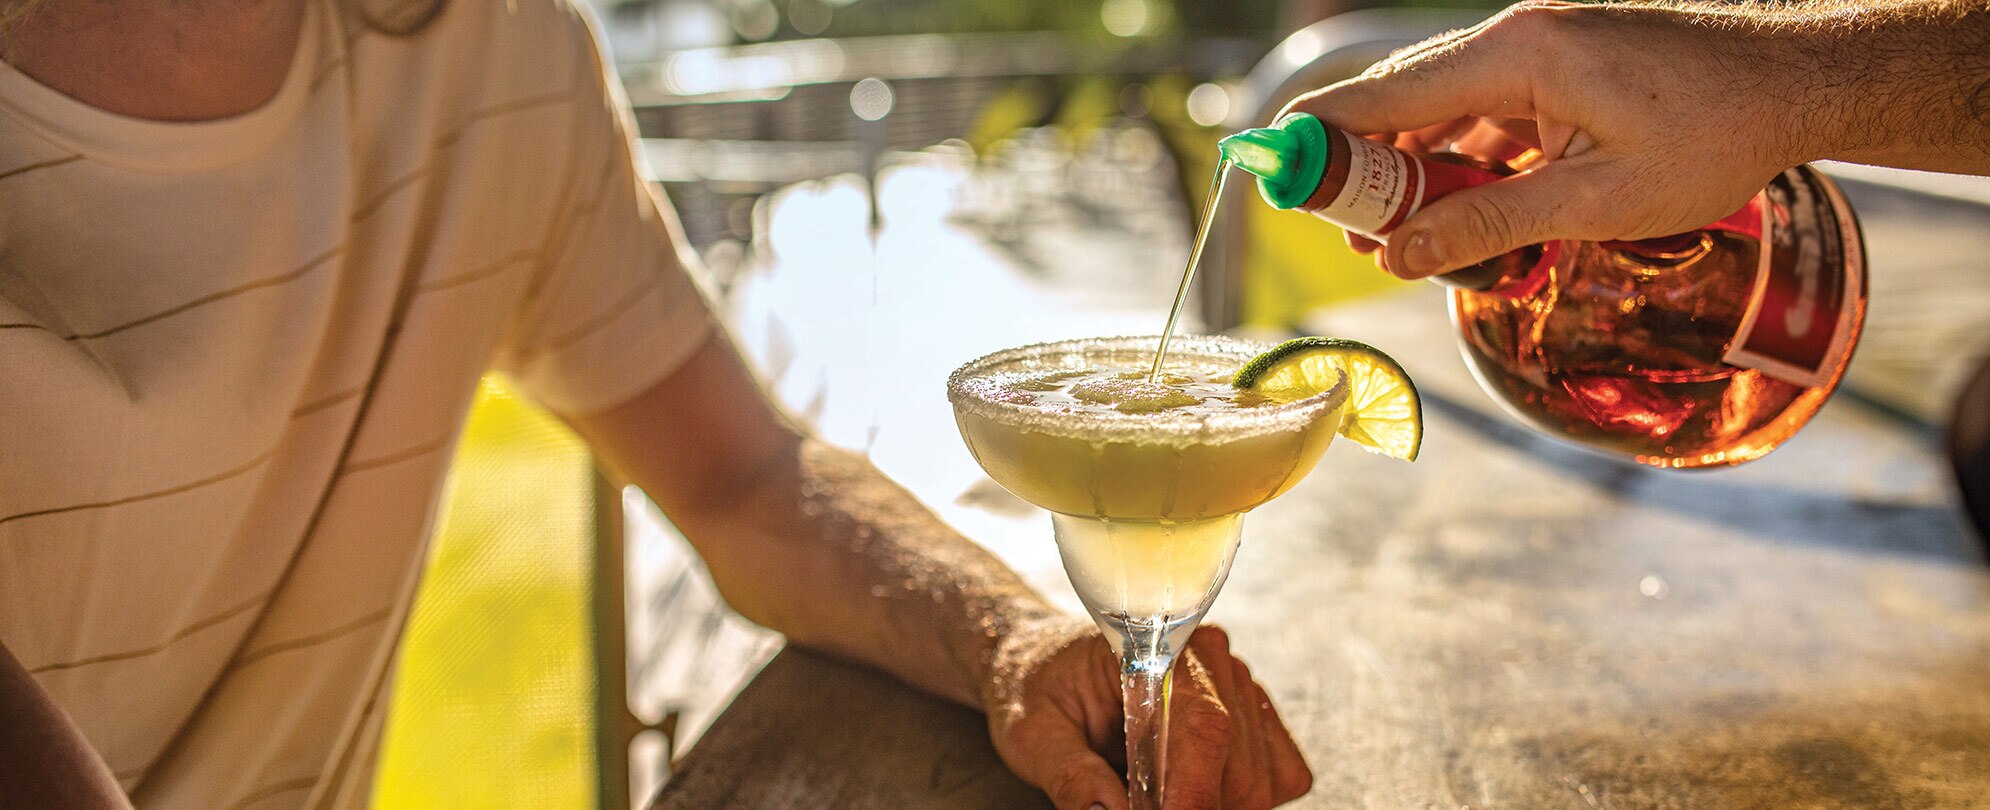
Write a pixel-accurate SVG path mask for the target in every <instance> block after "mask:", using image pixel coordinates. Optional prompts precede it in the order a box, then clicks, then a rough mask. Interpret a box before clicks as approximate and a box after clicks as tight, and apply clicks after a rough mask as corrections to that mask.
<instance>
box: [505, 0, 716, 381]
mask: <svg viewBox="0 0 1990 810" xmlns="http://www.w3.org/2000/svg"><path fill="white" fill-rule="evenodd" d="M571 13H572V14H573V15H574V16H573V18H572V23H573V24H572V29H573V31H572V32H571V33H572V35H573V36H575V37H578V38H579V39H581V40H584V42H580V43H578V44H577V48H578V49H579V50H580V51H581V58H580V59H579V60H577V61H579V63H580V67H579V69H578V71H577V72H578V73H579V76H578V79H577V82H576V84H577V89H576V98H577V100H576V102H575V106H574V109H575V114H574V118H575V120H574V122H573V125H572V127H571V128H570V132H571V134H572V139H571V140H570V141H569V143H571V144H573V148H572V155H571V158H570V159H569V160H566V161H563V162H564V163H565V164H566V165H568V166H569V167H571V172H572V175H571V177H570V178H569V180H568V183H567V185H568V189H567V193H565V194H564V195H562V196H563V201H562V203H561V206H560V208H559V209H558V212H557V213H556V214H555V221H554V223H553V226H552V228H551V231H550V236H549V237H548V241H547V244H546V247H545V249H544V250H543V251H542V266H541V267H539V268H538V274H537V276H536V278H535V280H534V282H533V283H532V285H531V287H530V288H529V289H528V290H527V291H526V294H525V299H524V301H523V302H522V305H521V306H522V308H521V309H520V311H519V312H518V313H517V314H516V320H515V321H514V323H513V325H512V328H511V329H510V330H508V336H507V338H506V340H505V341H504V344H503V345H501V346H500V347H499V351H498V356H497V358H496V361H497V362H496V366H497V368H498V370H499V371H501V372H503V373H505V374H506V375H508V376H510V377H511V378H512V379H513V380H514V381H515V382H517V383H518V384H519V386H520V387H521V388H523V389H524V390H525V392H526V394H527V395H528V396H530V397H532V398H533V399H535V400H537V401H539V402H540V403H541V404H543V405H545V406H546V407H548V408H551V409H552V410H554V411H556V412H558V413H562V414H566V415H569V416H575V415H585V414H589V413H595V412H599V411H603V410H607V409H608V408H611V407H613V406H616V405H619V404H622V403H624V402H627V401H628V400H629V399H630V398H631V397H634V396H635V395H637V394H639V393H642V392H643V391H646V390H648V389H649V388H650V387H652V386H654V385H656V384H657V383H658V382H660V381H662V380H663V378H665V377H666V376H668V375H669V374H670V373H671V372H672V371H675V370H676V369H677V368H678V366H680V365H682V364H683V362H684V361H685V360H686V359H688V358H689V357H690V356H691V354H692V352H694V351H696V350H697V349H698V348H699V347H700V346H701V345H703V344H704V342H705V341H706V340H707V339H708V338H709V337H710V335H711V333H712V331H713V329H712V319H711V309H710V307H709V305H708V304H707V302H706V297H705V293H704V286H703V285H702V284H701V283H700V282H699V280H698V279H696V278H694V277H693V275H692V270H691V269H690V266H691V265H692V264H693V263H692V262H687V261H685V260H684V259H683V258H682V257H681V256H680V254H679V253H678V249H679V245H680V244H682V236H681V235H682V230H681V228H679V227H678V224H677V221H676V218H675V216H674V214H673V213H672V212H671V211H670V209H669V207H668V204H667V203H664V202H663V201H661V200H660V199H658V196H657V193H656V191H655V190H654V189H653V188H651V187H650V184H649V182H648V180H647V172H646V171H643V168H642V164H641V163H640V162H639V157H638V155H639V154H640V153H639V152H637V151H636V150H635V149H634V148H633V140H632V139H633V136H634V133H635V127H634V125H633V122H632V121H631V120H630V119H631V116H630V114H629V105H628V102H627V100H626V99H625V98H624V97H623V95H622V91H621V85H620V83H619V82H618V81H616V80H615V79H614V78H613V76H612V75H611V74H610V73H609V72H608V70H607V66H606V65H605V60H604V59H603V58H602V56H601V51H600V49H599V47H598V46H597V45H596V42H595V39H594V37H593V34H592V32H591V30H590V29H589V27H588V26H587V25H586V23H585V18H584V17H583V16H581V15H582V14H583V13H584V12H581V11H579V10H578V9H574V10H572V12H571Z"/></svg>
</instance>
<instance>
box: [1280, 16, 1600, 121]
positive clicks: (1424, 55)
mask: <svg viewBox="0 0 1990 810" xmlns="http://www.w3.org/2000/svg"><path fill="white" fill-rule="evenodd" d="M1562 5H1564V4H1561V3H1532V4H1528V5H1526V6H1523V7H1519V8H1515V9H1509V10H1507V11H1506V12H1504V13H1501V14H1498V15H1495V16H1493V17H1492V18H1491V19H1488V20H1486V21H1485V22H1482V23H1480V24H1478V25H1476V26H1474V27H1472V28H1467V29H1464V30H1461V31H1454V32H1452V33H1450V34H1446V35H1443V36H1440V37H1436V38H1433V39H1430V40H1427V41H1425V42H1423V43H1420V44H1417V45H1414V46H1411V47H1409V48H1407V49H1405V50H1403V51H1399V52H1397V53H1396V54H1395V55H1394V56H1391V57H1390V58H1388V59H1385V60H1383V61H1381V62H1378V63H1376V64H1375V65H1374V66H1373V67H1370V68H1369V69H1368V70H1367V71H1365V72H1363V73H1362V74H1361V75H1360V76H1356V77H1354V78H1352V79H1348V80H1347V81H1344V82H1340V83H1338V84H1334V85H1330V86H1328V87H1326V88H1324V89H1321V90H1317V91H1314V92H1313V93H1310V94H1307V95H1304V96H1300V97H1299V98H1298V99H1296V100H1294V101H1293V102H1292V103H1291V104H1289V105H1287V106H1286V109H1285V111H1286V112H1303V113H1310V114H1312V115H1314V116H1315V117H1318V118H1319V119H1320V120H1322V121H1325V122H1327V123H1328V124H1331V125H1333V126H1335V127H1339V128H1340V129H1343V130H1346V131H1348V132H1352V133H1355V134H1357V135H1367V134H1371V133H1376V132H1407V131H1410V130H1416V129H1422V128H1424V127H1428V126H1433V125H1436V124H1442V123H1444V122H1447V121H1452V120H1455V119H1458V118H1463V117H1466V116H1480V117H1503V118H1527V117H1532V115H1533V114H1534V109H1533V98H1534V94H1533V92H1532V88H1531V85H1530V84H1529V79H1530V77H1531V76H1532V75H1533V71H1532V70H1531V69H1530V67H1529V63H1530V62H1532V61H1533V56H1534V55H1535V53H1536V52H1537V49H1536V48H1535V47H1533V45H1532V44H1531V43H1530V42H1528V41H1527V39H1526V36H1525V32H1524V31H1519V30H1516V29H1522V28H1527V27H1530V25H1531V23H1525V22H1523V21H1524V20H1530V19H1532V18H1533V17H1537V16H1539V15H1540V14H1542V13H1546V12H1551V11H1553V10H1556V9H1558V8H1559V7H1561V6H1562ZM1517 22H1520V23H1521V24H1518V25H1516V23H1517Z"/></svg>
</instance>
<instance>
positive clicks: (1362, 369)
mask: <svg viewBox="0 0 1990 810" xmlns="http://www.w3.org/2000/svg"><path fill="white" fill-rule="evenodd" d="M1343 373H1345V374H1346V375H1347V382H1348V395H1347V404H1345V405H1342V406H1341V408H1342V416H1341V423H1340V435H1342V436H1346V437H1348V438H1349V439H1352V440H1354V442H1355V443H1356V444H1359V445H1361V446H1362V447H1363V448H1364V449H1366V450H1368V451H1369V452H1373V453H1381V454H1382V455H1385V456H1389V457H1390V458H1399V459H1402V460H1404V461H1415V460H1416V454H1417V448H1418V447H1419V446H1421V445H1422V444H1423V405H1422V403H1421V402H1419V401H1418V400H1417V395H1416V383H1413V382H1410V375H1409V374H1407V373H1405V372H1404V371H1403V367H1402V366H1401V365H1398V364H1397V363H1396V361H1395V359H1394V358H1392V357H1390V356H1388V355H1386V354H1383V353H1382V352H1381V350H1379V349H1376V348H1375V347H1373V346H1370V345H1368V344H1366V343H1362V342H1360V341H1356V340H1346V339H1343V338H1329V337H1302V338H1293V339H1292V340H1288V341H1286V342H1284V343H1280V344H1278V346H1277V347H1276V348H1274V349H1272V350H1271V351H1268V352H1265V353H1264V354H1260V355H1258V356H1257V357H1254V358H1252V359H1251V362H1249V363H1245V364H1244V367H1243V368H1242V369H1240V370H1238V372H1237V376H1236V378H1235V379H1233V380H1231V384H1232V385H1235V386H1236V387H1238V388H1243V389H1249V390H1253V391H1257V392H1258V393H1261V394H1263V395H1265V396H1267V397H1270V398H1272V399H1275V400H1278V401H1281V402H1292V401H1296V400H1301V399H1305V398H1306V397H1309V396H1312V395H1314V394H1318V393H1320V392H1322V391H1325V390H1327V389H1329V388H1332V387H1333V386H1334V385H1335V384H1336V383H1338V382H1340V375H1341V374H1343Z"/></svg>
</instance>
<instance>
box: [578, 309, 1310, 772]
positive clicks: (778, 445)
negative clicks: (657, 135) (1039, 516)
mask: <svg viewBox="0 0 1990 810" xmlns="http://www.w3.org/2000/svg"><path fill="white" fill-rule="evenodd" d="M570 421H571V422H572V423H573V424H574V425H575V427H576V428H577V429H578V430H579V431H580V432H581V433H582V435H584V436H585V437H587V439H588V440H589V442H590V443H591V444H592V445H593V446H594V447H595V448H596V449H597V451H598V452H599V453H600V454H601V455H602V456H603V457H605V458H606V459H607V460H608V461H609V462H610V463H611V464H613V465H614V466H615V467H616V469H618V470H620V471H621V472H622V473H623V474H625V475H627V476H628V477H629V478H630V479H631V480H632V481H634V482H635V483H637V484H638V485H640V486H641V487H642V488H643V489H644V491H645V492H647V493H649V495H650V497H651V498H652V499H654V500H655V501H656V502H657V504H658V505H659V506H661V507H662V508H663V510H664V512H665V513H666V514H668V515H669V516H670V519H671V521H672V522H673V523H675V524H676V525H677V527H678V528H679V529H680V530H682V531H683V532H684V534H685V536H686V537H687V538H689V539H690V541H691V543H692V545H693V546H695V547H696V548H697V549H698V552H699V554H700V555H702V556H703V557H704V559H705V562H706V564H707V566H708V567H709V568H710V569H711V571H712V576H713V578H714V579H715V580H716V581H717V583H718V585H719V589H720V591H721V592H723V593H724V594H725V597H726V599H727V601H728V602H730V603H731V604H732V605H733V607H735V608H736V609H738V610H739V611H740V612H741V613H743V614H744V615H746V617H747V618H750V619H753V620H754V621H756V622H759V623H761V624H764V625H766V626H768V627H771V628H774V629H776V630H779V631H781V632H782V633H785V634H787V636H788V638H789V639H790V640H791V641H793V642H795V643H799V644H804V645H808V646H812V647H817V648H821V649H826V650H830V651H832V652H836V653H838V654H841V655H843V656H846V657H849V658H853V659H856V660H860V661H864V662H867V663H870V664H872V665H874V666H877V667H879V668H881V669H884V670H886V671H888V672H891V673H893V674H895V675H897V676H898V677H899V678H901V679H904V680H905V681H907V682H909V683H911V684H913V685H915V686H917V687H919V688H921V689H924V690H926V691H928V692H931V693H933V694H936V695H940V696H943V697H946V698H948V699H951V700H954V701H956V702H959V703H962V704H965V705H968V706H972V707H974V708H976V709H979V710H982V711H985V712H987V714H988V716H989V725H990V730H991V733H992V736H993V739H994V742H995V747H996V750H997V751H998V752H999V753H1000V754H1001V755H1002V757H1003V759H1004V761H1005V762H1007V763H1008V764H1009V766H1010V767H1011V768H1013V769H1014V770H1015V771H1016V773H1017V774H1018V775H1019V776H1021V777H1023V778H1024V779H1025V780H1027V781H1029V782H1031V783H1033V784H1035V785H1037V786H1039V787H1042V788H1044V789H1045V790H1046V791H1047V792H1049V793H1050V795H1051V797H1052V799H1053V800H1054V801H1055V802H1056V803H1057V806H1058V807H1060V808H1065V809H1066V810H1089V808H1091V807H1092V806H1093V805H1094V804H1098V805H1102V806H1103V807H1106V808H1114V809H1117V808H1122V807H1124V806H1125V803H1126V793H1125V787H1124V785H1123V784H1122V783H1121V781H1120V779H1119V776H1118V774H1117V773H1116V772H1115V770H1114V769H1113V768H1112V766H1111V765H1109V764H1107V762H1106V760H1105V759H1104V758H1103V757H1101V756H1100V754H1099V752H1100V751H1103V750H1105V749H1107V748H1109V747H1112V746H1114V745H1117V744H1118V741H1117V740H1116V739H1115V737H1114V732H1115V731H1117V729H1118V728H1119V725H1120V723H1121V714H1120V709H1119V686H1118V681H1117V678H1116V676H1117V667H1116V666H1115V665H1114V663H1113V659H1112V657H1111V655H1110V654H1109V651H1108V650H1107V647H1106V645H1105V641H1104V639H1103V638H1100V637H1099V636H1098V635H1097V631H1096V630H1094V629H1092V627H1091V624H1090V623H1089V622H1083V621H1080V620H1075V619H1072V618H1070V617H1067V616H1063V615H1061V614H1059V613H1058V612H1057V611H1055V610H1053V609H1052V608H1050V607H1049V606H1048V605H1046V604H1045V603H1044V601H1043V599H1042V598H1041V597H1040V596H1039V595H1037V594H1036V593H1035V592H1033V591H1031V590H1030V589H1029V588H1028V587H1027V586H1026V585H1025V584H1024V583H1023V582H1022V581H1021V580H1020V579H1019V578H1017V576H1016V575H1015V574H1014V572H1012V571H1010V570H1009V569H1008V568H1006V567H1004V566H1003V565H1002V564H1001V563H1000V562H999V561H998V560H996V559H995V558H994V557H992V556H990V555H989V554H988V553H987V552H985V551H983V550H982V549H981V548H980V547H978V546H976V545H974V544H973V543H972V542H970V541H968V540H967V539H966V538H963V537H961V536H960V535H958V534H957V533H955V532H954V531H953V530H951V529H949V528H948V527H947V526H946V525H945V524H943V523H941V522H940V521H939V519H938V518H936V517H934V516H933V515H932V514H931V513H930V512H928V511H927V510H926V509H925V508H924V507H922V506H920V505H919V504H918V502H917V501H916V500H914V499H913V498H912V496H911V495H910V494H908V493H906V492H905V491H904V490H903V489H901V488H900V487H898V486H897V485H896V484H893V483H892V482H891V481H890V480H889V479H887V478H885V477H884V475H883V474H881V473H879V472H878V471H877V469H876V468H875V467H872V466H871V465H870V464H869V463H868V462H866V461H864V460H862V459H860V458H858V457H856V456H854V455H851V454H849V453H846V452H843V451H841V450H838V449H835V448H832V447H829V446H827V445H825V444H823V443H821V442H819V441H816V440H814V439H812V438H809V437H807V436H805V435H804V434H803V433H802V432H800V431H798V430H796V429H795V428H794V427H793V426H792V425H791V424H790V423H789V422H788V421H786V420H785V419H784V418H782V416H781V415H780V414H779V413H778V412H777V411H776V410H775V409H774V407H773V406H772V405H771V404H770V403H768V402H767V400H766V399H765V397H764V395H763V394H762V393H761V391H760V388H759V386H758V385H757V384H756V383H755V381H754V380H753V379H752V377H751V375H750V374H748V372H747V371H746V369H745V367H744V365H743V364H742V363H741V361H740V359H739V357H738V355H737V354H736V353H735V352H734V351H733V349H732V346H731V344H730V343H729V342H728V341H726V340H724V339H723V338H715V339H713V340H712V341H711V342H710V343H709V344H708V345H706V346H705V347H704V348H702V349H700V350H699V351H698V352H697V353H696V354H695V355H694V356H693V357H692V359H691V360H689V361H688V362H687V363H686V364H685V366H684V367H683V368H681V369H680V370H678V371H677V372H675V373H674V374H672V375H671V376H670V377H669V378H668V379H666V380H665V381H663V382H662V383H660V384H659V385H657V386H656V387H655V388H653V389H651V390H650V391H648V392H646V393H644V394H640V395H638V396H637V397H636V398H635V399H634V400H632V401H630V402H629V403H627V404H624V405H621V406H618V407H616V408H613V409H610V410H609V411H606V412H604V413H600V414H596V415H592V416H585V417H579V418H573V419H571V420H570ZM1184 658H1185V659H1192V660H1190V661H1189V663H1187V664H1186V665H1185V666H1186V667H1187V668H1188V672H1187V673H1186V675H1185V676H1184V677H1181V678H1178V679H1177V683H1178V689H1177V696H1176V698H1175V699H1176V701H1177V703H1176V730H1177V737H1178V739H1177V740H1176V743H1177V745H1176V746H1175V747H1173V748H1172V749H1171V751H1172V752H1173V753H1172V754H1171V756H1174V757H1176V760H1175V761H1174V762H1171V763H1170V765H1171V768H1172V769H1173V770H1171V774H1172V776H1171V778H1172V779H1174V780H1175V781H1174V782H1173V783H1172V784H1171V786H1170V791H1171V794H1170V795H1171V796H1174V797H1175V798H1176V799H1177V800H1179V801H1180V806H1181V807H1183V808H1196V807H1209V808H1214V807H1217V806H1248V807H1268V806H1270V805H1271V803H1272V802H1273V801H1284V800H1287V799H1290V798H1293V797H1295V796H1297V795H1299V794H1300V793H1303V792H1304V791H1305V789H1306V788H1307V786H1308V784H1309V781H1310V776H1309V775H1308V774H1307V771H1306V768H1305V764H1304V761H1303V759H1301V757H1300V755H1299V751H1298V749H1297V747H1296V746H1294V745H1293V743H1292V741H1291V738H1290V736H1289V735H1288V734H1287V733H1286V731H1285V729H1284V726H1283V725H1282V724H1281V723H1280V722H1279V720H1278V717H1277V714H1276V712H1274V711H1273V710H1272V709H1271V704H1270V701H1269V699H1268V698H1266V697H1264V692H1263V690H1262V689H1261V688H1260V687H1258V685H1257V684H1256V683H1255V682H1253V681H1252V680H1251V678H1250V675H1249V671H1248V670H1247V669H1245V668H1244V666H1243V664H1242V663H1241V662H1239V661H1236V660H1235V659H1234V658H1232V657H1231V655H1230V653H1229V650H1228V645H1227V641H1225V640H1224V639H1223V638H1222V635H1221V633H1220V631H1214V630H1211V631H1209V632H1205V633H1203V634H1201V635H1199V636H1198V637H1197V639H1196V640H1193V641H1191V645H1190V655H1188V656H1184ZM1178 674H1183V673H1178ZM1176 791H1179V792H1178V793H1177V792H1176ZM1172 806H1173V805H1171V807H1172Z"/></svg>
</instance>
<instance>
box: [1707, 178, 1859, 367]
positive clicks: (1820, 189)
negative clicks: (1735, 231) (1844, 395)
mask: <svg viewBox="0 0 1990 810" xmlns="http://www.w3.org/2000/svg"><path fill="white" fill-rule="evenodd" d="M1835 193H1836V192H1835V189H1832V188H1830V187H1828V186H1824V185H1808V184H1803V183H1792V182H1790V181H1789V180H1788V179H1787V177H1786V176H1785V177H1778V178H1776V180H1775V181H1773V182H1771V183H1770V184H1769V187H1768V188H1766V189H1764V190H1763V199H1765V200H1766V204H1765V205H1762V206H1761V210H1762V248H1761V258H1760V260H1759V261H1760V264H1759V266H1758V269H1757V270H1756V274H1755V290H1754V294H1753V295H1752V296H1751V297H1750V298H1749V303H1748V312H1747V315H1746V316H1745V317H1744V318H1743V319H1742V322H1741V329H1740V331H1739V332H1737V333H1736V335H1735V338H1734V343H1733V344H1732V345H1731V347H1730V348H1729V349H1728V351H1727V354H1726V355H1725V356H1723V357H1722V359H1723V360H1724V361H1726V362H1727V363H1728V364H1730V365H1734V366H1738V367H1741V368H1752V369H1759V370H1760V371H1761V372H1762V373H1764V374H1767V375H1769V376H1771V377H1774V378H1776V379H1779V380H1782V381H1784V382H1788V383H1792V384H1795V385H1801V386H1804V387H1806V388H1815V387H1817V386H1821V385H1825V384H1827V383H1829V382H1830V380H1829V379H1828V377H1829V376H1830V375H1831V374H1832V373H1834V372H1835V371H1836V370H1837V369H1839V368H1841V367H1842V366H1843V364H1844V362H1843V361H1844V357H1845V355H1846V353H1848V352H1850V351H1851V349H1852V347H1851V339H1852V333H1853V330H1854V324H1855V323H1856V321H1857V319H1858V315H1859V312H1858V308H1859V302H1860V300H1862V298H1863V297H1864V294H1865V291H1864V290H1863V289H1861V285H1862V284H1863V282H1864V279H1863V277H1862V276H1861V275H1860V274H1857V273H1851V272H1846V271H1845V268H1846V267H1848V266H1851V265H1849V264H1848V262H1850V263H1856V262H1860V261H1861V260H1862V257H1861V256H1860V255H1859V253H1860V251H1861V249H1862V246H1861V245H1859V244H1858V242H1857V240H1853V241H1851V242H1849V243H1848V242H1846V241H1845V240H1844V238H1843V237H1844V235H1845V234H1855V233H1857V232H1858V231H1857V229H1856V228H1857V226H1856V225H1854V224H1853V223H1851V222H1850V221H1849V220H1848V218H1847V217H1848V215H1847V214H1846V210H1847V209H1846V207H1845V206H1844V205H1843V204H1839V205H1836V206H1834V205H1833V204H1832V203H1833V201H1832V200H1831V199H1829V198H1828V196H1827V195H1832V194H1835ZM1793 209H1794V210H1797V211H1803V212H1805V214H1806V216H1805V217H1804V218H1805V219H1807V220H1808V221H1811V222H1836V223H1838V227H1836V228H1829V227H1824V228H1801V229H1800V228H1793V227H1790V223H1791V221H1792V218H1793V216H1792V210H1793Z"/></svg>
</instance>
